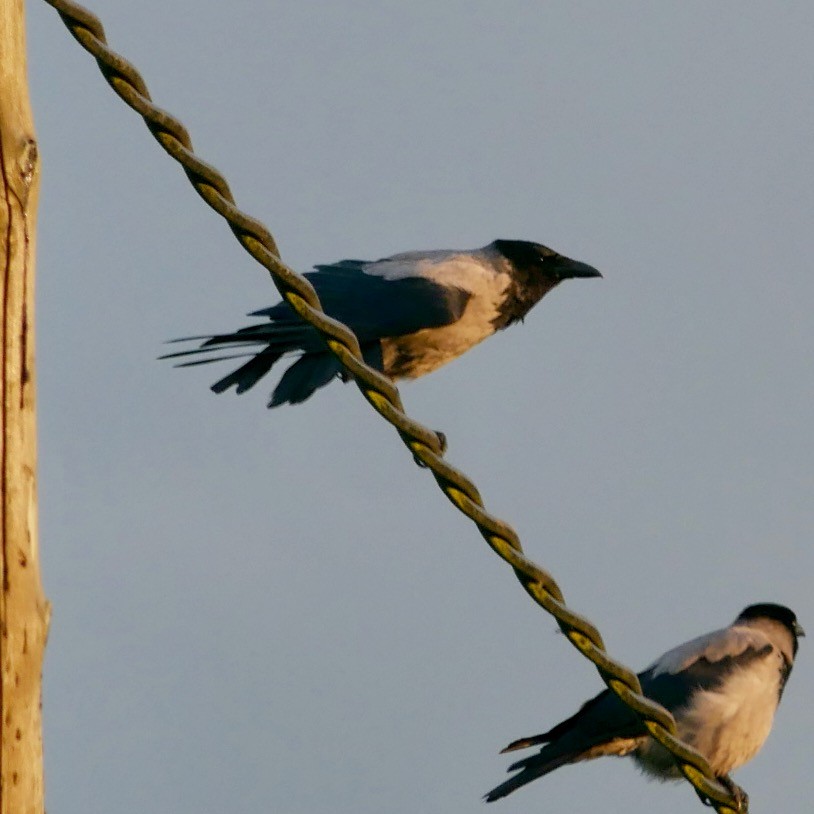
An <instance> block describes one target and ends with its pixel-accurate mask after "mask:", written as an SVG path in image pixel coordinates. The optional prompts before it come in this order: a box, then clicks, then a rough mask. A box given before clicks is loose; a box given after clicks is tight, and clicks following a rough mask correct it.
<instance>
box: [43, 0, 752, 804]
mask: <svg viewBox="0 0 814 814" xmlns="http://www.w3.org/2000/svg"><path fill="white" fill-rule="evenodd" d="M45 1H46V2H47V3H48V4H49V5H50V6H52V7H53V8H55V9H56V11H57V12H58V13H59V15H60V17H61V18H62V21H63V22H64V23H65V25H66V26H67V28H68V30H69V31H70V32H71V34H72V35H73V36H74V37H75V39H76V40H77V41H78V42H79V43H80V45H82V47H83V48H85V49H86V50H87V51H88V52H89V53H90V54H91V55H92V56H93V57H94V58H95V59H96V62H97V63H98V65H99V68H100V70H101V72H102V74H103V75H104V77H105V79H106V80H107V82H108V83H109V84H110V86H111V87H112V88H113V90H114V91H115V92H116V93H117V94H118V95H119V96H120V97H121V98H122V99H123V100H124V101H125V102H126V103H127V104H128V105H129V106H130V107H131V108H133V110H135V111H136V112H137V113H138V114H139V115H140V116H141V117H142V118H143V119H144V121H145V124H146V125H147V127H148V129H149V130H150V132H151V133H152V134H153V136H154V137H155V138H156V140H157V141H158V143H159V144H160V145H161V146H162V147H163V148H164V150H166V152H167V153H169V154H170V156H172V158H174V159H175V160H176V161H177V162H178V163H179V164H181V166H182V167H183V170H184V172H185V173H186V175H187V177H188V178H189V180H190V182H191V183H192V186H193V187H194V188H195V190H196V191H197V192H198V194H199V195H200V196H201V197H202V198H203V199H204V200H205V201H206V203H207V204H209V206H210V207H211V208H212V209H214V210H215V211H216V212H217V213H218V214H219V215H221V216H222V217H223V218H224V219H225V220H226V221H227V222H228V224H229V227H230V228H231V230H232V232H233V233H234V234H235V237H236V238H237V239H238V241H239V242H240V244H241V245H242V246H243V248H244V249H245V250H246V251H247V252H248V253H249V254H251V255H252V257H254V258H255V260H257V261H258V262H259V263H260V264H261V265H263V266H265V268H266V269H267V270H268V271H269V272H270V274H271V276H272V280H273V282H274V284H275V286H276V287H277V289H278V291H279V292H280V295H281V296H282V297H283V298H284V299H285V300H286V302H288V304H289V305H290V306H291V307H292V308H293V309H294V310H295V311H296V312H297V314H298V315H299V316H300V317H301V318H302V319H304V320H305V321H306V322H308V323H309V324H311V325H313V326H314V328H316V329H317V331H319V333H320V335H321V336H322V338H323V339H324V340H325V342H326V343H327V345H328V347H329V349H330V350H331V351H332V352H333V353H334V355H335V356H336V357H337V358H338V359H339V361H340V362H341V363H342V365H343V367H344V368H345V369H346V370H347V371H348V372H349V373H350V374H351V375H352V377H353V379H354V381H355V382H356V384H357V386H358V387H359V389H360V390H361V392H362V394H363V395H364V397H365V398H366V399H367V400H368V401H369V402H370V404H371V405H372V406H373V408H374V409H375V410H376V411H377V412H378V413H379V414H380V415H382V416H383V417H384V419H385V420H386V421H388V422H389V423H390V424H392V425H393V427H395V429H396V430H397V432H398V433H399V435H400V437H401V439H402V441H403V442H404V443H405V445H406V446H407V447H408V448H409V449H410V451H411V452H412V454H413V456H414V458H415V459H416V462H420V463H421V464H423V465H424V466H426V467H427V468H429V469H430V471H431V472H432V474H433V476H434V477H435V480H436V482H437V483H438V485H439V487H440V488H441V490H442V492H443V493H444V494H445V495H446V497H447V498H448V499H449V500H450V501H451V502H452V503H453V504H454V505H455V506H456V507H457V508H458V510H459V511H460V512H462V513H463V514H464V515H466V516H467V517H469V518H470V519H471V520H472V521H473V522H474V523H475V525H476V526H477V527H478V530H479V531H480V533H481V535H482V536H483V537H484V539H485V540H486V542H487V543H488V544H489V546H490V547H491V548H492V549H493V550H494V551H495V553H496V554H497V555H498V556H499V557H501V558H502V559H503V560H504V561H505V562H507V563H508V564H509V565H510V566H511V567H512V568H513V569H514V572H515V575H516V576H517V579H518V580H519V581H520V584H521V585H522V586H523V588H524V589H525V590H526V592H527V593H528V594H529V595H530V596H531V598H532V599H533V600H534V601H535V602H536V603H537V604H538V605H540V606H541V607H542V608H543V609H544V610H546V611H547V612H548V613H550V614H551V615H552V616H553V617H554V618H555V620H556V621H557V624H558V625H559V627H560V629H561V630H562V632H563V633H564V634H565V636H566V637H567V638H568V641H569V642H571V644H572V645H573V646H574V647H575V648H576V649H577V650H579V652H580V653H582V655H583V656H585V658H587V659H588V660H589V661H591V662H592V663H593V664H594V666H595V667H596V668H597V670H598V672H599V675H600V676H601V678H602V680H603V681H604V682H605V683H606V684H607V686H608V687H609V688H610V689H611V691H612V692H614V693H615V694H616V695H617V696H619V698H620V699H621V700H622V701H623V702H624V703H625V704H626V705H627V706H629V707H630V708H631V709H632V710H633V711H634V712H635V713H636V714H637V715H638V716H639V717H640V718H641V719H642V722H643V723H644V725H645V727H646V728H647V731H648V733H649V734H650V735H651V736H652V737H653V738H654V739H655V740H657V741H658V742H659V743H660V744H662V745H663V746H664V747H665V748H666V749H667V750H668V751H669V752H670V753H671V754H672V755H673V757H674V758H675V761H676V763H677V765H678V768H679V769H680V770H681V772H682V774H683V775H684V776H685V777H686V778H687V780H688V781H689V782H690V783H691V784H692V785H693V787H694V788H695V791H696V793H697V794H698V796H699V797H700V798H701V800H702V801H704V802H705V804H707V805H710V806H712V807H714V808H715V809H716V811H718V812H719V814H736V812H737V813H738V814H744V812H745V809H746V806H745V804H743V803H740V802H739V801H738V800H736V799H735V797H734V796H733V795H732V794H731V793H730V792H729V790H728V789H727V788H725V787H724V786H723V785H721V783H719V782H718V781H717V780H716V778H715V776H714V774H713V773H712V770H711V769H710V767H709V764H708V763H707V761H706V759H705V758H704V757H703V755H701V754H700V753H698V752H696V751H695V750H694V749H692V748H691V747H689V746H688V745H687V744H685V743H683V742H682V741H680V740H679V739H678V738H677V737H676V734H675V733H676V726H675V720H674V719H673V716H672V715H671V714H670V713H669V712H668V711H667V710H666V709H664V708H663V707H662V706H660V705H659V704H657V703H655V702H654V701H652V700H650V699H648V698H647V697H645V696H644V695H642V688H641V685H640V683H639V679H638V677H637V675H636V673H634V672H633V671H632V670H630V669H629V668H627V667H625V666H624V665H623V664H620V663H619V662H617V661H614V660H613V659H612V658H611V657H610V656H609V655H608V653H607V651H606V650H605V645H604V642H603V641H602V637H601V635H600V633H599V631H598V630H597V629H596V627H594V625H593V624H592V623H591V622H589V621H588V620H587V619H585V618H584V617H582V616H580V615H578V614H577V613H575V612H574V611H572V610H571V609H569V608H568V607H567V606H566V604H565V599H564V597H563V593H562V591H561V590H560V587H559V586H558V585H557V583H556V582H555V580H554V578H553V577H552V576H551V574H549V573H548V572H547V571H545V570H543V569H542V568H540V567H539V566H538V565H536V564H535V563H533V562H532V561H531V560H529V559H528V558H527V557H526V556H525V554H524V553H523V548H522V546H521V544H520V538H519V537H518V535H517V533H516V532H515V530H514V529H513V528H512V527H511V526H510V525H509V524H508V523H506V522H504V521H503V520H500V519H499V518H496V517H493V516H492V515H491V514H489V513H488V512H487V511H486V509H485V508H484V505H483V500H482V499H481V496H480V494H479V493H478V490H477V488H476V487H475V485H474V484H473V483H472V481H470V480H469V479H468V478H467V477H466V475H464V474H463V473H462V472H460V471H459V470H457V469H455V468H454V467H453V466H451V465H450V464H449V463H447V462H446V461H445V460H444V458H443V457H442V456H443V454H444V449H443V442H442V440H441V439H440V438H439V436H438V434H437V433H435V432H433V431H432V430H430V429H428V428H427V427H425V426H423V425H422V424H420V423H419V422H417V421H415V420H414V419H411V418H410V417H409V416H407V415H406V414H405V412H404V409H403V406H402V403H401V397H400V395H399V391H398V388H397V387H396V386H395V384H393V382H392V381H391V380H390V379H389V378H387V377H386V376H384V375H383V374H382V373H379V372H378V371H377V370H374V369H373V368H371V367H369V366H368V365H366V364H365V363H364V361H363V360H362V355H361V352H360V349H359V342H358V340H357V338H356V335H355V334H354V333H353V332H352V331H351V330H350V329H349V328H348V327H347V326H346V325H343V324H342V323H341V322H338V321H337V320H334V319H331V318H330V317H329V316H327V315H326V314H325V312H324V311H323V310H322V307H321V305H320V302H319V298H318V296H317V294H316V291H315V290H314V288H313V286H312V285H311V284H310V283H309V282H308V281H307V279H306V278H305V277H303V276H302V275H300V274H298V273H297V272H295V271H293V270H292V269H290V268H289V267H288V266H286V265H285V264H284V263H283V262H282V261H281V260H280V257H279V251H278V249H277V245H276V243H275V242H274V238H273V237H272V236H271V234H270V233H269V231H268V229H267V228H266V227H265V226H264V225H263V224H262V223H261V222H260V221H258V220H256V219H254V218H252V217H249V216H248V215H246V214H245V213H244V212H242V211H241V210H240V209H238V208H237V206H236V205H235V201H234V198H233V196H232V193H231V191H230V189H229V185H228V184H227V182H226V180H225V179H224V177H223V176H222V175H221V174H220V173H219V172H218V171H217V170H215V169H214V168H213V167H211V166H210V165H208V164H206V163H205V162H203V161H201V160H200V159H199V158H198V157H197V156H196V155H195V153H194V152H193V150H192V142H191V139H190V137H189V134H188V133H187V131H186V129H185V128H184V126H183V125H182V124H181V123H180V122H179V121H178V120H177V119H176V118H175V117H174V116H172V115H170V114H169V113H167V112H166V111H163V110H161V109H160V108H158V107H156V106H155V105H154V104H153V103H152V100H151V98H150V94H149V91H148V90H147V86H146V84H145V82H144V80H143V79H142V77H141V75H140V74H139V73H138V71H137V70H136V69H135V68H134V67H133V66H132V65H131V64H130V63H129V62H128V61H127V60H125V59H124V58H123V57H122V56H121V55H119V54H117V53H116V52H115V51H113V50H111V49H110V48H109V47H108V46H107V40H106V38H105V33H104V28H103V27H102V24H101V22H100V21H99V19H98V18H97V17H96V16H95V15H93V14H92V13H91V12H90V11H88V10H87V9H85V8H83V7H82V6H79V5H77V4H76V3H73V2H71V0H45Z"/></svg>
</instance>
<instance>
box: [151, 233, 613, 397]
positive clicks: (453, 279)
mask: <svg viewBox="0 0 814 814" xmlns="http://www.w3.org/2000/svg"><path fill="white" fill-rule="evenodd" d="M305 276H306V277H307V278H308V280H309V281H310V282H311V284H312V285H313V286H314V288H315V289H316V291H317V294H318V295H319V298H320V301H321V303H322V306H323V308H324V309H325V312H326V313H327V314H328V315H329V316H331V317H333V318H334V319H338V320H340V321H341V322H344V323H345V324H346V325H348V326H349V327H350V328H352V329H353V331H354V333H355V334H356V335H357V337H358V338H359V344H360V346H361V349H362V354H363V356H364V359H365V361H366V362H367V363H368V364H369V365H370V366H371V367H374V368H376V369H377V370H379V371H381V372H383V373H385V374H387V375H388V376H390V377H391V378H394V379H399V378H406V379H414V378H417V377H418V376H423V375H424V374H425V373H430V372H432V371H433V370H436V369H437V368H439V367H441V365H444V364H446V363H447V362H449V361H451V360H452V359H454V358H456V357H457V356H460V355H461V354H462V353H464V352H466V351H467V350H469V349H470V348H471V347H473V346H474V345H476V344H478V343H479V342H481V341H483V340H484V339H486V338H487V337H489V336H491V335H492V334H493V333H494V332H495V331H499V330H502V329H503V328H506V327H507V326H508V325H511V324H512V323H513V322H517V321H518V320H522V319H523V317H524V316H525V315H526V314H527V313H528V311H529V310H530V309H531V308H532V307H533V306H534V305H535V303H537V302H539V301H540V299H542V297H543V296H544V295H545V294H546V293H547V292H548V291H550V290H551V289H552V288H554V286H556V285H557V284H558V283H559V282H561V281H562V280H565V279H569V278H573V277H601V276H602V275H601V274H600V273H599V272H598V271H597V270H596V269H594V268H592V267H591V266H588V265H586V264H585V263H580V262H578V261H576V260H571V259H569V258H567V257H563V256H562V255H560V254H558V253H557V252H555V251H553V250H552V249H549V248H547V247H546V246H542V245H540V244H538V243H530V242H528V241H523V240H496V241H494V242H493V243H490V244H489V245H488V246H485V247H483V248H482V249H475V250H473V251H453V250H442V251H432V252H407V253H404V254H396V255H393V256H392V257H386V258H383V259H382V260H376V261H372V262H368V261H365V260H340V261H339V262H338V263H332V264H330V265H323V266H315V270H314V271H312V272H308V273H307V274H306V275H305ZM250 316H257V317H267V321H266V322H262V323H258V324H255V325H251V326H249V327H247V328H241V329H240V330H238V331H235V332H234V333H225V334H216V335H214V336H205V337H190V339H198V340H201V339H203V340H204V342H203V344H202V345H201V346H200V347H198V348H195V349H193V350H188V351H181V352H179V353H171V354H167V355H166V356H163V357H162V358H165V359H166V358H178V357H185V356H195V357H198V356H201V357H202V358H195V359H194V360H193V361H189V362H185V363H182V364H181V365H179V367H187V366H191V365H198V364H205V363H208V362H215V361H220V360H222V359H233V358H239V357H240V356H246V355H248V356H250V357H251V358H250V359H249V361H247V362H246V363H244V364H243V365H242V366H241V367H239V368H238V369H237V370H235V371H233V372H232V373H230V374H229V375H228V376H225V377H224V378H222V379H220V380H219V381H218V382H216V383H215V384H214V385H213V386H212V389H213V390H214V391H215V392H216V393H221V392H223V391H224V390H227V389H229V388H230V387H233V386H234V387H235V388H236V390H237V392H238V393H243V392H245V391H246V390H249V389H250V388H252V387H254V385H255V384H257V382H258V381H259V380H260V379H261V378H262V377H263V376H265V375H266V373H268V372H269V371H270V370H271V368H272V367H273V365H274V364H275V363H276V362H277V361H278V360H279V359H281V358H282V357H283V356H284V355H286V354H289V353H294V354H298V355H299V358H298V359H297V361H296V362H294V364H292V365H291V366H290V367H289V368H288V370H287V371H286V372H285V373H284V374H283V376H282V378H281V380H280V383H279V384H278V385H277V387H276V388H275V390H274V392H273V394H272V397H271V401H270V402H269V407H276V406H278V405H280V404H285V403H289V404H298V403H300V402H302V401H305V399H307V398H308V397H309V396H310V395H311V394H312V393H313V392H314V391H315V390H317V389H319V388H320V387H322V386H324V385H326V384H328V382H330V381H331V380H332V379H333V378H335V377H336V376H338V375H340V373H341V367H340V365H339V362H338V361H337V359H336V358H335V357H334V356H333V355H332V354H331V353H330V352H329V351H328V350H327V348H326V346H325V344H324V343H323V341H322V340H321V338H320V337H319V335H318V334H317V332H316V331H315V330H314V328H312V327H311V326H310V325H307V324H306V323H304V322H303V321H302V320H301V319H300V318H299V317H298V316H297V315H296V314H295V313H294V311H293V310H292V309H291V308H290V307H289V306H288V304H287V303H285V302H281V303H279V304H277V305H274V306H271V307H270V308H264V309H262V310H260V311H254V312H253V313H252V314H250ZM175 341H177V342H183V341H188V340H175ZM257 347H259V348H260V350H259V351H258V350H256V348H257ZM233 350H237V351H238V353H236V354H232V353H228V354H227V355H223V353H224V351H233ZM245 350H248V353H243V352H241V351H245Z"/></svg>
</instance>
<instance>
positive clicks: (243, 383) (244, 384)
mask: <svg viewBox="0 0 814 814" xmlns="http://www.w3.org/2000/svg"><path fill="white" fill-rule="evenodd" d="M282 355H283V351H280V350H277V349H272V348H266V349H265V350H262V351H260V353H258V354H257V355H256V356H255V357H254V358H252V359H249V361H248V362H246V364H244V365H241V366H240V367H239V368H238V369H237V370H234V371H232V372H231V373H230V374H229V375H228V376H224V377H223V378H222V379H219V380H218V381H216V382H215V383H214V384H213V385H212V390H213V392H215V393H222V392H223V391H224V390H228V389H229V388H230V387H231V386H232V385H233V384H234V385H237V392H238V394H239V393H245V392H246V391H247V390H250V389H251V388H252V387H254V386H255V385H256V384H257V382H259V381H260V379H262V378H263V376H265V375H266V373H268V372H269V371H270V370H271V367H272V365H273V364H274V363H275V362H276V361H277V360H278V359H279V358H280V357H281V356H282Z"/></svg>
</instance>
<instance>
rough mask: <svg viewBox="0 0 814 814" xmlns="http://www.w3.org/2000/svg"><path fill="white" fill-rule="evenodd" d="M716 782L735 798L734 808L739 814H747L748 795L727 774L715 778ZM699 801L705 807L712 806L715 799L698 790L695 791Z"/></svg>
mask: <svg viewBox="0 0 814 814" xmlns="http://www.w3.org/2000/svg"><path fill="white" fill-rule="evenodd" d="M717 780H718V782H719V783H720V784H721V785H722V786H723V787H724V788H725V789H726V790H727V791H728V792H729V793H730V794H731V795H732V797H733V798H734V800H735V805H736V809H737V810H738V811H739V812H740V814H749V795H748V794H747V793H746V792H745V791H744V790H743V789H742V788H741V787H740V786H739V785H738V784H737V783H736V782H735V781H734V780H733V779H732V778H731V777H730V776H729V775H728V774H725V775H723V776H722V777H718V778H717ZM697 793H698V796H699V797H700V798H701V802H702V803H703V804H704V805H705V806H707V808H713V807H714V806H715V801H714V800H712V799H710V798H709V797H707V796H706V795H705V794H703V793H701V792H700V791H699V792H697Z"/></svg>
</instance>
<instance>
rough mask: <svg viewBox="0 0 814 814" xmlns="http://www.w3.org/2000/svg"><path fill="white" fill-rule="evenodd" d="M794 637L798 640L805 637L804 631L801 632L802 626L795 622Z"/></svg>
mask: <svg viewBox="0 0 814 814" xmlns="http://www.w3.org/2000/svg"><path fill="white" fill-rule="evenodd" d="M794 635H795V636H797V637H798V638H800V637H801V636H805V635H806V632H805V630H803V626H802V625H801V624H800V623H799V622H797V621H795V623H794Z"/></svg>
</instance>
